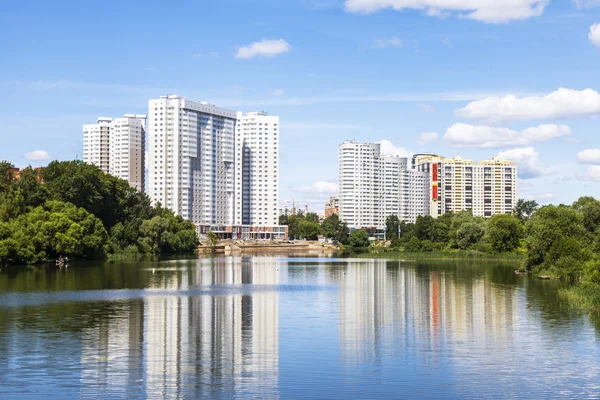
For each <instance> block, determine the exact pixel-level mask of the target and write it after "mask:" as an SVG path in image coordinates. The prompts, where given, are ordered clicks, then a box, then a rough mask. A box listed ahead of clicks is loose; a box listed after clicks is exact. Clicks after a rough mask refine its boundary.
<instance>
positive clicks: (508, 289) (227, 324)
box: [0, 256, 600, 399]
mask: <svg viewBox="0 0 600 400" xmlns="http://www.w3.org/2000/svg"><path fill="white" fill-rule="evenodd" d="M515 269H516V267H515V265H510V264H507V265H503V264H499V263H490V262H484V261H479V262H464V261H449V262H441V261H426V262H399V261H386V260H369V259H337V258H314V257H304V258H302V257H288V256H274V257H269V256H247V257H246V256H244V257H239V256H236V257H228V256H218V257H214V258H212V257H203V258H199V259H187V260H164V261H143V262H136V263H126V262H125V263H120V262H119V263H112V264H111V263H98V264H94V263H83V264H79V265H71V266H69V267H68V268H63V269H62V270H59V269H57V268H55V267H52V268H41V269H34V270H28V269H25V270H20V271H2V272H1V273H0V398H2V399H13V398H18V399H21V398H61V399H69V398H102V399H106V398H135V399H138V398H151V399H154V398H156V399H163V398H185V399H200V398H207V399H220V398H240V399H247V398H258V399H271V398H275V399H276V398H281V399H289V398H310V399H316V398H319V399H335V398H339V399H351V398H361V399H376V398H385V399H387V398H440V397H444V398H507V397H509V398H552V397H560V398H564V397H596V398H597V397H599V396H600V333H599V332H600V324H599V323H598V321H594V320H593V319H591V317H590V316H589V315H588V314H587V313H585V312H580V311H577V310H570V309H569V308H568V307H567V305H566V304H565V303H563V302H561V301H560V299H559V298H558V297H557V294H556V293H557V288H558V285H559V284H558V283H557V282H552V281H540V280H537V279H535V278H532V277H528V276H517V275H515V274H514V270H515Z"/></svg>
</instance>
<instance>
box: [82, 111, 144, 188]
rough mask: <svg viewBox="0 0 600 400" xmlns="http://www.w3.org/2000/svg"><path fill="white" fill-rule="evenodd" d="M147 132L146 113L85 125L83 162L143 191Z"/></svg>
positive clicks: (101, 120)
mask: <svg viewBox="0 0 600 400" xmlns="http://www.w3.org/2000/svg"><path fill="white" fill-rule="evenodd" d="M145 135H146V116H145V115H141V114H125V116H124V117H123V118H116V119H114V120H113V119H112V118H106V117H101V118H98V123H96V124H90V125H84V126H83V161H84V162H86V163H89V164H94V165H97V166H98V167H99V168H100V169H101V170H102V171H104V172H106V173H109V174H111V175H114V176H116V177H118V178H121V179H124V180H126V181H127V182H129V184H130V185H131V186H133V187H134V188H136V189H137V190H139V191H143V190H144V176H145V173H144V153H145V140H146V139H145Z"/></svg>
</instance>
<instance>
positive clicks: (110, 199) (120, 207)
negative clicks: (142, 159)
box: [0, 161, 198, 266]
mask: <svg viewBox="0 0 600 400" xmlns="http://www.w3.org/2000/svg"><path fill="white" fill-rule="evenodd" d="M197 245H198V237H197V235H196V230H195V227H194V225H193V224H192V223H191V222H189V221H184V220H183V219H182V218H181V217H179V216H175V215H173V213H172V212H171V211H169V210H167V209H165V208H162V207H160V206H158V207H153V206H152V205H151V203H150V199H149V198H148V196H147V195H146V194H144V193H142V192H139V191H137V190H135V189H134V188H132V187H131V186H130V185H129V184H128V183H127V182H126V181H124V180H122V179H119V178H116V177H114V176H112V175H109V174H106V173H104V172H102V171H101V170H100V169H99V168H98V167H96V166H94V165H90V164H85V163H83V162H81V161H63V162H58V161H54V162H51V163H50V164H49V165H48V166H47V167H46V168H43V169H39V170H34V169H32V168H26V169H23V170H21V171H20V172H19V176H18V177H17V176H16V175H15V174H14V172H13V166H12V165H11V164H10V163H8V162H6V161H3V162H0V266H7V265H32V264H39V263H44V262H50V261H52V260H55V259H58V258H59V257H61V258H62V257H68V258H77V259H105V258H110V257H113V258H114V257H128V258H129V257H138V256H142V255H151V254H166V253H189V252H193V251H195V249H196V247H197Z"/></svg>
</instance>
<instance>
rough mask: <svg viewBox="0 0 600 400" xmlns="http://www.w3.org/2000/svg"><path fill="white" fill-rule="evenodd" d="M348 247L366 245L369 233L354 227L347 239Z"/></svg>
mask: <svg viewBox="0 0 600 400" xmlns="http://www.w3.org/2000/svg"><path fill="white" fill-rule="evenodd" d="M348 244H349V245H350V247H355V248H358V247H368V246H369V233H368V232H367V231H366V230H364V229H355V230H353V231H352V233H350V238H349V239H348Z"/></svg>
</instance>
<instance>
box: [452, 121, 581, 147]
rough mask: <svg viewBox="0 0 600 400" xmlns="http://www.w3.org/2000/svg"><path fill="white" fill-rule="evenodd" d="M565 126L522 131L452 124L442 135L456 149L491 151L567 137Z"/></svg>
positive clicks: (568, 132) (541, 127)
mask: <svg viewBox="0 0 600 400" xmlns="http://www.w3.org/2000/svg"><path fill="white" fill-rule="evenodd" d="M570 133H571V129H570V128H569V127H568V126H567V125H540V126H537V127H532V128H527V129H525V130H522V131H513V130H511V129H508V128H499V127H492V126H477V125H469V124H462V123H459V124H454V125H452V126H451V127H450V128H448V130H447V131H446V133H445V134H444V140H446V141H447V142H448V143H449V144H451V145H453V146H456V147H471V148H480V149H492V148H499V147H509V146H524V145H529V144H531V143H535V142H541V141H544V140H548V139H552V138H556V137H560V136H565V135H569V134H570Z"/></svg>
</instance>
